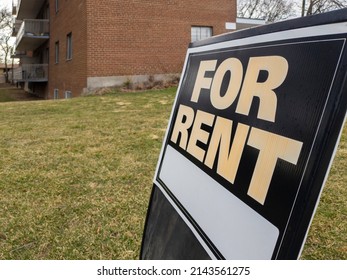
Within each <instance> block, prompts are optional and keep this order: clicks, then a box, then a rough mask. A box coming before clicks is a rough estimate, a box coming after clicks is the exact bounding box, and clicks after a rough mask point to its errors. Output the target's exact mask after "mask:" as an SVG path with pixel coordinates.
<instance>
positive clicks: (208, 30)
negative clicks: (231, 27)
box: [191, 26, 212, 42]
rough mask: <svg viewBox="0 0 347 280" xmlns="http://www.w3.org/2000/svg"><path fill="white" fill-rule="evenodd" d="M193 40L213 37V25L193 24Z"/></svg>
mask: <svg viewBox="0 0 347 280" xmlns="http://www.w3.org/2000/svg"><path fill="white" fill-rule="evenodd" d="M191 35H192V42H195V41H199V40H203V39H207V38H210V37H212V27H205V26H192V29H191Z"/></svg>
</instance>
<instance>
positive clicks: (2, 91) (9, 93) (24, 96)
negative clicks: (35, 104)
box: [0, 84, 41, 103]
mask: <svg viewBox="0 0 347 280" xmlns="http://www.w3.org/2000/svg"><path fill="white" fill-rule="evenodd" d="M40 99H41V98H38V97H35V96H33V95H30V94H29V93H27V92H25V91H24V90H22V89H20V88H16V87H15V86H12V85H10V84H0V103H2V102H12V101H31V100H40Z"/></svg>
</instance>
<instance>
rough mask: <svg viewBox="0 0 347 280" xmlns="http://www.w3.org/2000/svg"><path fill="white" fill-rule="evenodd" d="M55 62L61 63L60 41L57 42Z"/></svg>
mask: <svg viewBox="0 0 347 280" xmlns="http://www.w3.org/2000/svg"><path fill="white" fill-rule="evenodd" d="M55 63H59V41H57V42H55Z"/></svg>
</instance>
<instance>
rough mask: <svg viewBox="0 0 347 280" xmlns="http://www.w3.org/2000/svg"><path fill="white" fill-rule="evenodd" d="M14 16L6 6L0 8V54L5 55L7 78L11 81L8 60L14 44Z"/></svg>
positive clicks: (7, 80)
mask: <svg viewBox="0 0 347 280" xmlns="http://www.w3.org/2000/svg"><path fill="white" fill-rule="evenodd" d="M11 26H12V16H11V13H10V12H9V11H8V10H7V9H6V8H1V9H0V52H1V54H0V56H2V57H3V60H4V64H5V79H6V82H7V83H8V82H9V77H8V60H9V58H10V55H11V52H12V46H11V44H10V39H11V33H12V29H11Z"/></svg>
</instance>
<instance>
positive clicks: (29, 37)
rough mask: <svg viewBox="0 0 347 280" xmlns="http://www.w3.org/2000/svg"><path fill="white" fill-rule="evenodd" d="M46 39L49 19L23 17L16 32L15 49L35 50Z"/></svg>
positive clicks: (47, 37)
mask: <svg viewBox="0 0 347 280" xmlns="http://www.w3.org/2000/svg"><path fill="white" fill-rule="evenodd" d="M22 1H23V0H22ZM48 39H49V20H47V19H25V20H23V22H22V25H21V27H20V29H19V31H18V34H17V38H16V50H18V51H26V50H35V49H37V48H38V47H39V46H40V45H42V44H43V43H44V42H45V41H46V40H48Z"/></svg>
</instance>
